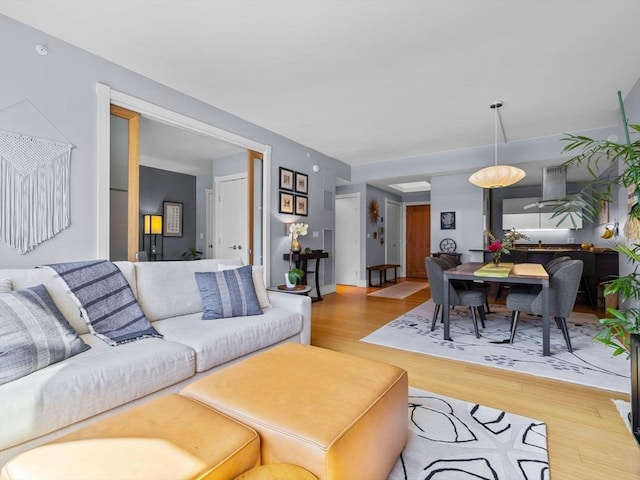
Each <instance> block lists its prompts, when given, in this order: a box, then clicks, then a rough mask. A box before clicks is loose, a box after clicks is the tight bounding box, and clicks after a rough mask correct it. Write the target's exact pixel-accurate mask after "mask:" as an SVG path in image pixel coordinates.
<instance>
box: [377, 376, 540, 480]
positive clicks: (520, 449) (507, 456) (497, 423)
mask: <svg viewBox="0 0 640 480" xmlns="http://www.w3.org/2000/svg"><path fill="white" fill-rule="evenodd" d="M409 431H410V433H409V441H408V443H407V446H406V447H405V449H404V450H403V452H402V454H401V456H400V459H399V460H398V462H397V463H396V465H395V466H394V468H393V470H392V471H391V474H390V475H389V480H534V479H535V480H548V479H549V478H550V475H549V461H548V456H547V428H546V425H545V424H544V423H543V422H540V421H538V420H533V419H531V418H527V417H523V416H520V415H514V414H512V413H508V412H503V411H501V410H496V409H493V408H489V407H485V406H482V405H477V404H473V403H468V402H464V401H462V400H456V399H453V398H449V397H445V396H442V395H436V394H433V393H429V392H425V391H423V390H418V389H416V388H410V389H409Z"/></svg>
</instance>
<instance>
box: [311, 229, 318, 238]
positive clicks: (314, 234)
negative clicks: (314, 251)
mask: <svg viewBox="0 0 640 480" xmlns="http://www.w3.org/2000/svg"><path fill="white" fill-rule="evenodd" d="M311 236H312V237H313V238H318V236H319V234H318V231H317V230H314V231H313V232H312V233H311Z"/></svg>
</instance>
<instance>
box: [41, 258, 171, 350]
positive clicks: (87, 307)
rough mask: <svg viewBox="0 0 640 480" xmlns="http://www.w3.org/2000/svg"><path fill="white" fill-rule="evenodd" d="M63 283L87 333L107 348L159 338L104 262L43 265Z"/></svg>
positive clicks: (115, 271) (126, 285)
mask: <svg viewBox="0 0 640 480" xmlns="http://www.w3.org/2000/svg"><path fill="white" fill-rule="evenodd" d="M46 267H49V268H51V269H53V270H54V271H55V272H56V274H57V275H58V276H59V277H60V278H61V279H62V280H64V282H65V283H66V284H67V286H68V287H69V290H70V292H71V294H72V296H73V297H74V299H75V300H76V302H77V303H78V306H79V307H80V309H81V311H82V314H83V315H84V316H85V319H86V320H87V324H88V325H89V330H90V331H91V333H93V334H94V335H95V336H97V337H98V338H100V339H102V340H104V341H105V342H107V343H108V344H109V345H120V344H121V343H126V342H131V341H133V340H138V339H141V338H148V337H162V335H160V334H159V333H158V332H157V331H156V329H155V328H153V326H152V325H151V322H150V321H149V319H148V318H147V317H146V316H145V314H144V312H143V311H142V309H141V308H140V305H139V304H138V301H137V300H136V298H135V296H134V295H133V291H132V290H131V287H130V286H129V282H127V280H126V279H125V278H124V275H122V272H120V269H119V268H118V267H117V266H116V265H114V264H113V263H112V262H110V261H108V260H93V261H86V262H68V263H55V264H52V265H46Z"/></svg>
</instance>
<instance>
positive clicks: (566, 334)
mask: <svg viewBox="0 0 640 480" xmlns="http://www.w3.org/2000/svg"><path fill="white" fill-rule="evenodd" d="M560 325H561V327H560V328H561V330H562V335H563V336H564V341H565V342H566V344H567V350H568V351H569V353H572V352H573V347H572V346H571V337H570V336H569V326H568V325H567V319H566V318H564V317H561V318H560Z"/></svg>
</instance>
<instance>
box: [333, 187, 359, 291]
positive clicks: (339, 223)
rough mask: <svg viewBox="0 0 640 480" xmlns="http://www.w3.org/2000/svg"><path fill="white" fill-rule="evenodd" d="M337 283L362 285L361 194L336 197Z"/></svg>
mask: <svg viewBox="0 0 640 480" xmlns="http://www.w3.org/2000/svg"><path fill="white" fill-rule="evenodd" d="M335 250H336V251H335V265H336V283H340V284H343V285H358V284H359V283H360V261H361V260H360V256H361V253H360V194H359V193H357V194H351V195H350V194H345V195H336V249H335Z"/></svg>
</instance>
